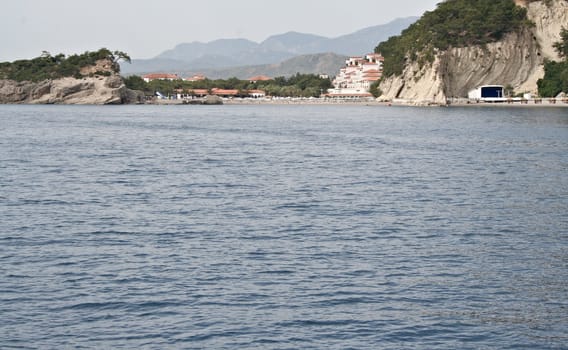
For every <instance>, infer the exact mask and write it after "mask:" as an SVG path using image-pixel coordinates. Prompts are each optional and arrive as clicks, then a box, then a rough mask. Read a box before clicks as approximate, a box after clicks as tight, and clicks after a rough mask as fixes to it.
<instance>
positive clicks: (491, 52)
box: [379, 0, 568, 104]
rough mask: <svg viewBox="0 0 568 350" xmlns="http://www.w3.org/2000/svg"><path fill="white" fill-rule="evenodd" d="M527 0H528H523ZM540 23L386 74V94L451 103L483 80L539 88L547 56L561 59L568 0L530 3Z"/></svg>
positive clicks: (531, 13)
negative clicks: (559, 47) (558, 47)
mask: <svg viewBox="0 0 568 350" xmlns="http://www.w3.org/2000/svg"><path fill="white" fill-rule="evenodd" d="M521 2H523V1H521ZM526 6H527V9H528V13H527V14H528V17H529V19H530V20H531V21H533V22H534V23H535V26H534V28H530V29H524V30H523V31H521V32H518V33H510V34H508V35H507V36H506V37H505V38H503V40H501V41H499V42H496V43H491V44H488V45H486V46H472V47H466V48H454V49H450V50H447V51H443V52H439V53H438V54H437V56H436V58H435V60H434V62H433V63H429V64H426V65H425V66H424V67H419V65H418V64H417V63H415V62H413V63H411V64H409V65H407V66H406V68H405V70H404V72H403V74H402V75H401V76H398V77H390V78H386V79H384V80H383V82H382V83H381V85H380V87H379V88H380V90H381V91H383V96H381V97H380V98H382V99H389V100H393V99H400V100H403V101H404V100H407V101H411V102H412V103H415V104H428V103H435V104H445V103H446V100H447V98H450V97H465V96H467V92H468V91H469V90H471V89H474V88H476V87H478V86H480V85H485V84H499V85H504V86H507V85H511V86H513V88H514V89H515V91H517V92H531V93H535V92H536V91H537V85H536V83H537V80H538V79H540V78H542V77H543V76H544V68H543V64H544V60H545V59H553V60H558V59H559V57H558V55H557V53H556V51H555V50H554V48H553V44H554V43H555V42H557V41H559V40H560V31H561V28H562V26H564V27H568V0H552V1H550V2H549V5H546V4H545V2H544V1H533V2H530V3H528V4H527V5H526Z"/></svg>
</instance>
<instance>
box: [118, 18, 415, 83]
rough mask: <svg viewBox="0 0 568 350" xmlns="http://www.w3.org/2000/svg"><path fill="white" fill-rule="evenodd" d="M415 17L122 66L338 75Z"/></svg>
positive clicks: (192, 50) (170, 53) (215, 45)
mask: <svg viewBox="0 0 568 350" xmlns="http://www.w3.org/2000/svg"><path fill="white" fill-rule="evenodd" d="M417 19H418V17H407V18H399V19H396V20H394V21H392V22H389V23H387V24H383V25H378V26H374V27H369V28H365V29H362V30H359V31H357V32H355V33H352V34H347V35H342V36H339V37H337V38H327V37H323V36H318V35H313V34H304V33H298V32H288V33H285V34H279V35H273V36H271V37H269V38H268V39H266V40H264V41H263V42H261V43H256V42H253V41H250V40H247V39H219V40H215V41H211V42H208V43H201V42H192V43H184V44H179V45H177V46H176V47H175V48H173V49H171V50H167V51H165V52H163V53H161V54H160V55H158V56H156V57H155V58H152V59H144V60H136V59H135V60H132V63H131V64H123V65H122V67H121V68H122V72H123V73H124V74H144V73H150V72H168V73H177V74H181V75H182V76H186V75H190V74H195V73H202V74H205V75H206V76H208V77H210V78H228V77H233V76H236V77H237V78H245V77H246V76H248V73H247V74H245V73H244V71H247V72H250V74H251V75H256V74H264V75H268V76H280V75H284V76H287V75H291V74H295V73H296V72H300V73H325V74H335V72H336V71H337V70H338V69H339V68H340V67H341V65H342V64H343V63H344V60H345V57H346V56H351V55H362V54H365V53H369V52H372V51H373V50H374V48H375V47H376V46H377V44H379V43H380V42H382V41H384V40H386V39H388V38H389V37H391V36H393V35H398V34H400V32H402V30H404V29H406V28H407V27H408V26H409V25H410V24H412V23H413V22H415V21H416V20H417ZM236 67H238V69H236ZM280 72H281V73H280Z"/></svg>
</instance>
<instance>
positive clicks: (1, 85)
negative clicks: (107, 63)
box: [0, 75, 140, 105]
mask: <svg viewBox="0 0 568 350" xmlns="http://www.w3.org/2000/svg"><path fill="white" fill-rule="evenodd" d="M135 102H140V101H139V96H136V94H133V93H132V91H130V90H128V89H127V88H126V86H125V85H124V83H123V81H122V79H121V78H120V76H118V75H111V76H108V77H102V76H101V77H96V76H95V77H86V78H82V79H75V78H62V79H57V80H47V81H43V82H39V83H32V82H15V81H12V80H0V103H29V104H95V105H105V104H121V103H135Z"/></svg>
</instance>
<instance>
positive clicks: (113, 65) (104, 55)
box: [0, 48, 130, 82]
mask: <svg viewBox="0 0 568 350" xmlns="http://www.w3.org/2000/svg"><path fill="white" fill-rule="evenodd" d="M119 60H125V61H130V57H129V56H128V55H127V54H126V53H124V52H121V51H114V52H112V51H110V50H108V49H105V48H103V49H100V50H98V51H94V52H89V51H87V52H85V53H83V54H79V55H71V56H68V57H66V56H65V55H64V54H58V55H56V56H52V55H51V54H50V53H49V52H45V51H44V52H43V54H42V55H41V56H39V57H36V58H33V59H30V60H18V61H14V62H2V63H0V79H8V80H14V81H32V82H39V81H43V80H52V79H60V78H65V77H75V78H82V77H85V76H89V75H105V76H108V75H111V74H113V73H116V74H118V73H119V72H120V65H119V64H118V61H119ZM89 67H93V69H94V70H93V69H88V68H89Z"/></svg>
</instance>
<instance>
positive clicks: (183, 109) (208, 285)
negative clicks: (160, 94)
mask: <svg viewBox="0 0 568 350" xmlns="http://www.w3.org/2000/svg"><path fill="white" fill-rule="evenodd" d="M567 213H568V110H566V109H562V108H558V109H555V108H543V109H537V108H425V109H424V108H395V107H391V108H389V107H376V106H351V105H349V106H212V107H206V106H117V107H111V106H107V107H95V106H82V107H81V106H0V348H2V349H66V348H69V349H95V348H96V349H120V348H127V349H170V348H171V349H178V348H179V349H568V345H567V344H568V215H567Z"/></svg>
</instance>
